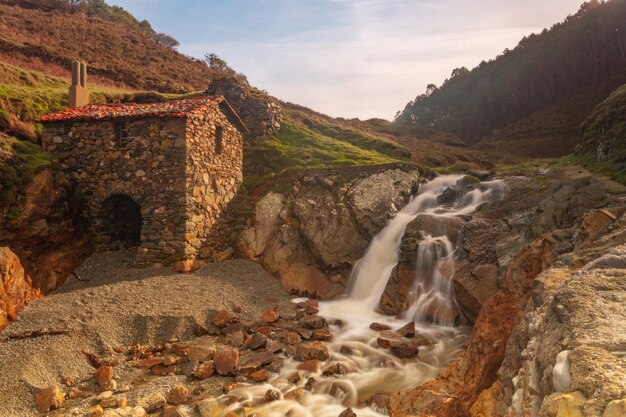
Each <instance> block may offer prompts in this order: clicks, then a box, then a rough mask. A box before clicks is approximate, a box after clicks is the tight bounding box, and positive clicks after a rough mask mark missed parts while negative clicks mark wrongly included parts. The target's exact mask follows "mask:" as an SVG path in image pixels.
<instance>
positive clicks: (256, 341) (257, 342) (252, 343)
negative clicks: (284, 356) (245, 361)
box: [246, 333, 267, 350]
mask: <svg viewBox="0 0 626 417" xmlns="http://www.w3.org/2000/svg"><path fill="white" fill-rule="evenodd" d="M266 344H267V336H265V335H264V334H262V333H255V334H253V335H252V337H250V338H249V339H248V340H246V346H248V348H250V349H253V350H254V349H259V348H262V347H264V346H265V345H266Z"/></svg>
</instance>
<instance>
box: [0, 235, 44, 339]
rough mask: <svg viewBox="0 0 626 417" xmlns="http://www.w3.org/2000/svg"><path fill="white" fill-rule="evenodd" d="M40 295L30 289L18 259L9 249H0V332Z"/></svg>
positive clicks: (28, 278)
mask: <svg viewBox="0 0 626 417" xmlns="http://www.w3.org/2000/svg"><path fill="white" fill-rule="evenodd" d="M39 297H40V293H39V291H38V290H36V289H34V288H33V287H32V282H31V279H30V277H29V276H28V275H26V273H25V272H24V268H23V267H22V264H21V263H20V260H19V258H18V257H17V255H16V254H15V253H13V252H12V251H11V249H9V248H7V247H0V330H2V329H3V328H4V327H6V326H7V325H8V324H9V322H10V321H12V320H14V319H15V317H16V316H17V314H18V313H19V312H20V311H21V310H22V309H23V308H24V306H25V305H26V304H27V303H28V302H29V301H31V300H33V299H35V298H39Z"/></svg>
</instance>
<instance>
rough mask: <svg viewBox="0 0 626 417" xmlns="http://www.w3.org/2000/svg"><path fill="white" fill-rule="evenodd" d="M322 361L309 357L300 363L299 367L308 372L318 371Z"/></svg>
mask: <svg viewBox="0 0 626 417" xmlns="http://www.w3.org/2000/svg"><path fill="white" fill-rule="evenodd" d="M320 364H321V362H320V361H318V360H317V359H309V360H306V361H304V362H302V363H301V364H300V365H298V369H299V370H301V371H307V372H317V371H319V370H320Z"/></svg>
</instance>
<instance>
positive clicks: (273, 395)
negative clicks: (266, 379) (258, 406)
mask: <svg viewBox="0 0 626 417" xmlns="http://www.w3.org/2000/svg"><path fill="white" fill-rule="evenodd" d="M276 400H280V392H279V391H276V390H273V389H268V390H267V392H266V393H265V401H267V402H271V401H276Z"/></svg>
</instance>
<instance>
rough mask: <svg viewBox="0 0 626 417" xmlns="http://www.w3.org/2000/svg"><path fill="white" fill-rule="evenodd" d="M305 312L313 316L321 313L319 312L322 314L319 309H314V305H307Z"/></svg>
mask: <svg viewBox="0 0 626 417" xmlns="http://www.w3.org/2000/svg"><path fill="white" fill-rule="evenodd" d="M304 312H305V313H306V314H309V315H312V314H317V313H319V312H320V310H319V309H318V308H317V307H313V306H312V305H307V306H306V307H305V308H304Z"/></svg>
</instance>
